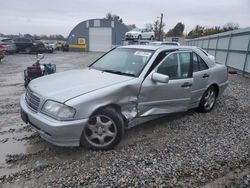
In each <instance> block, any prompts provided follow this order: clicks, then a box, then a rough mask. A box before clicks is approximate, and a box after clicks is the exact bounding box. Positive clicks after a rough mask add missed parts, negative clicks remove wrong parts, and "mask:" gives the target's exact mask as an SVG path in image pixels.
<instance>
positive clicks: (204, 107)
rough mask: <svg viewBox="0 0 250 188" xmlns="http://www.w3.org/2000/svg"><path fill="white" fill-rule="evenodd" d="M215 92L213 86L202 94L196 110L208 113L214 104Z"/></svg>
mask: <svg viewBox="0 0 250 188" xmlns="http://www.w3.org/2000/svg"><path fill="white" fill-rule="evenodd" d="M216 99H217V90H216V88H215V87H214V86H210V87H209V88H208V89H207V90H206V91H205V93H204V94H203V96H202V98H201V101H200V105H199V107H198V110H199V111H200V112H203V113H207V112H210V111H211V110H212V109H213V108H214V105H215V103H216Z"/></svg>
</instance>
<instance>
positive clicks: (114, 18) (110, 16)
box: [105, 12, 122, 23]
mask: <svg viewBox="0 0 250 188" xmlns="http://www.w3.org/2000/svg"><path fill="white" fill-rule="evenodd" d="M105 18H106V19H108V20H112V21H118V22H121V23H122V18H120V16H118V15H116V14H111V13H110V12H108V13H107V14H106V17H105Z"/></svg>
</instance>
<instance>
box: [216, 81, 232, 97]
mask: <svg viewBox="0 0 250 188" xmlns="http://www.w3.org/2000/svg"><path fill="white" fill-rule="evenodd" d="M228 84H229V81H226V82H224V83H222V84H220V85H219V95H218V96H221V95H222V94H223V93H224V91H225V89H226V88H227V86H228Z"/></svg>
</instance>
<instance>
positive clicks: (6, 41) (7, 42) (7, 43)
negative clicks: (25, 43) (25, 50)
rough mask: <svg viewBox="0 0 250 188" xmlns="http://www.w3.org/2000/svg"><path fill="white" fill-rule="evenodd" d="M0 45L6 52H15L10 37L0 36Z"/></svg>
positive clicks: (14, 46)
mask: <svg viewBox="0 0 250 188" xmlns="http://www.w3.org/2000/svg"><path fill="white" fill-rule="evenodd" d="M0 45H2V46H3V47H4V48H5V50H6V53H8V54H13V53H15V52H16V45H15V43H14V41H13V40H12V39H10V38H6V37H0Z"/></svg>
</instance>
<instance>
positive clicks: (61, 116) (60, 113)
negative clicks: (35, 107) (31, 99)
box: [42, 100, 76, 120]
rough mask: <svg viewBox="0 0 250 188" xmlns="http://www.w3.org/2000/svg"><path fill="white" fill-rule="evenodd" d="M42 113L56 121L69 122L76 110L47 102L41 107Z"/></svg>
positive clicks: (57, 103) (53, 102)
mask: <svg viewBox="0 0 250 188" xmlns="http://www.w3.org/2000/svg"><path fill="white" fill-rule="evenodd" d="M42 112H43V113H44V114H47V115H49V116H52V117H54V118H56V119H58V120H70V119H72V118H73V117H74V115H75V113H76V110H75V109H74V108H72V107H70V106H67V105H65V104H62V103H59V102H55V101H51V100H47V101H46V102H45V104H44V105H43V108H42Z"/></svg>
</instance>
